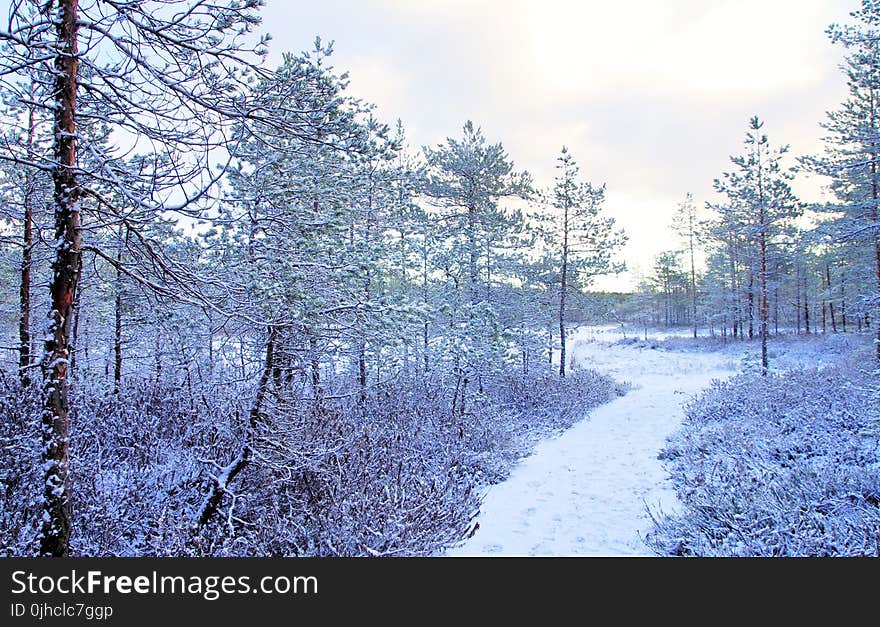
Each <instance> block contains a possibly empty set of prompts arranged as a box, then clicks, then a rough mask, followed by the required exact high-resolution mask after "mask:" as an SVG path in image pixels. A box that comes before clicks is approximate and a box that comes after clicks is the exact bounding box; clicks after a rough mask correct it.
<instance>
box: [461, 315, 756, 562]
mask: <svg viewBox="0 0 880 627" xmlns="http://www.w3.org/2000/svg"><path fill="white" fill-rule="evenodd" d="M589 333H590V330H589V329H581V330H579V331H578V333H576V334H575V335H574V337H573V338H572V342H571V345H572V346H573V351H572V353H573V355H574V359H575V362H576V363H577V364H578V365H579V366H583V367H587V368H594V369H596V370H599V371H600V372H604V373H607V374H609V375H611V376H612V377H614V378H615V379H616V380H618V381H626V382H629V383H630V384H631V385H632V389H630V391H629V392H627V394H626V395H624V396H622V397H620V398H617V399H615V400H613V401H611V402H609V403H607V404H605V405H602V406H600V407H598V408H596V409H595V410H594V411H593V412H592V413H591V414H589V415H588V416H586V417H585V419H584V420H582V421H580V422H579V423H577V424H575V425H574V426H573V427H571V428H570V429H568V430H567V431H565V432H564V433H562V434H561V435H560V436H558V437H555V438H551V439H548V440H545V441H543V442H541V443H540V444H538V446H537V447H536V448H535V450H534V452H533V454H532V455H531V456H529V457H527V458H525V459H523V460H522V461H521V462H520V463H519V464H518V465H517V466H516V467H515V468H514V469H513V471H512V472H511V475H510V477H509V478H508V479H507V480H506V481H504V482H502V483H500V484H497V485H494V486H492V487H491V488H490V489H489V491H488V493H487V495H486V497H485V499H484V501H483V504H482V506H481V508H480V511H481V513H480V515H479V517H478V518H477V521H478V522H479V525H480V526H479V529H478V530H477V531H476V533H475V534H474V536H473V537H472V538H470V539H469V540H468V541H467V542H465V543H464V544H463V545H462V546H460V547H456V548H454V549H450V550H449V551H447V553H446V555H448V556H575V555H582V556H648V555H652V552H651V551H650V549H649V548H648V547H647V546H646V545H645V544H644V542H643V541H642V539H641V538H642V536H643V535H644V533H645V532H646V531H647V530H648V529H649V528H650V526H651V523H650V518H649V515H648V512H647V511H646V506H647V507H648V508H650V510H651V511H652V512H654V513H655V514H656V513H657V512H658V511H660V510H662V511H667V512H668V511H671V510H672V509H674V508H675V506H676V503H677V500H676V498H675V494H674V492H673V491H672V489H671V486H670V483H669V479H668V474H667V472H666V470H665V469H664V467H663V463H662V462H661V461H660V460H659V459H658V458H657V455H658V453H659V452H660V450H661V449H662V448H663V446H664V444H665V440H666V438H667V436H669V435H670V434H672V433H673V432H674V431H675V430H676V429H677V428H678V426H679V425H680V424H681V421H682V419H683V417H684V415H683V410H682V404H683V403H685V402H686V401H687V400H688V399H689V398H690V397H691V396H692V395H694V394H696V393H697V392H699V391H700V390H702V389H704V388H706V387H708V386H709V385H710V384H711V382H712V380H713V379H723V378H727V377H729V376H732V375H733V374H735V372H736V371H737V370H738V369H739V368H738V367H739V364H738V362H737V360H736V359H735V358H731V356H730V355H729V354H724V353H705V352H696V351H694V352H673V351H666V350H655V349H651V348H649V347H639V346H632V345H612V344H609V343H607V342H599V341H595V340H594V339H593V338H592V337H591V336H590V335H588V334H589Z"/></svg>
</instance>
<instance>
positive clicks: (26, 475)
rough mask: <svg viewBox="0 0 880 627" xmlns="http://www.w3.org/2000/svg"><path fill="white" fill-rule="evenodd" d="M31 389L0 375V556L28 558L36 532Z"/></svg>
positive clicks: (36, 450)
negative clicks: (0, 451)
mask: <svg viewBox="0 0 880 627" xmlns="http://www.w3.org/2000/svg"><path fill="white" fill-rule="evenodd" d="M38 402H39V399H38V394H37V392H36V390H35V389H34V388H30V389H27V390H25V389H22V388H21V386H20V385H19V384H18V381H17V379H14V378H13V377H11V376H6V375H4V373H2V372H0V449H2V456H0V459H2V460H3V461H2V464H0V557H8V556H13V555H31V554H32V552H33V549H34V546H33V540H34V538H35V537H36V534H37V532H38V531H39V520H40V509H39V506H40V498H41V496H40V494H39V493H38V492H37V491H36V490H35V489H34V487H35V486H40V485H42V483H43V478H42V476H41V474H40V464H39V459H40V423H39V417H40V411H39V405H38Z"/></svg>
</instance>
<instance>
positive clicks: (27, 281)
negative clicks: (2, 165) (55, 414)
mask: <svg viewBox="0 0 880 627" xmlns="http://www.w3.org/2000/svg"><path fill="white" fill-rule="evenodd" d="M34 133H35V129H34V106H33V105H30V106H29V107H28V134H27V154H28V159H32V158H33V152H34ZM35 184H36V183H35V180H34V173H33V172H32V171H31V170H30V168H28V170H27V173H26V174H25V182H24V187H25V189H24V197H23V199H22V200H23V202H22V205H23V208H24V225H23V231H24V233H23V236H24V237H23V241H22V247H21V283H20V285H19V318H18V342H19V344H18V368H19V370H18V376H19V380H20V381H21V386H22V387H28V386H29V385H30V384H31V375H30V367H31V265H32V263H33V261H32V255H33V246H34V230H33V226H34V222H33V220H34V216H33V194H34V191H35V190H34V185H35Z"/></svg>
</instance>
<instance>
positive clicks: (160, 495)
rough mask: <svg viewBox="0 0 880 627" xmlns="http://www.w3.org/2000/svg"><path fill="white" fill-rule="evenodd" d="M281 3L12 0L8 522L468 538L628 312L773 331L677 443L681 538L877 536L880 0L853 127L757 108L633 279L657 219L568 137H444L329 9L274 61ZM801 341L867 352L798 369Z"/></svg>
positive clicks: (788, 551)
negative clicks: (803, 129) (812, 192)
mask: <svg viewBox="0 0 880 627" xmlns="http://www.w3.org/2000/svg"><path fill="white" fill-rule="evenodd" d="M262 4H263V2H261V1H260V0H213V1H211V2H207V1H205V0H173V1H172V0H150V1H137V2H131V1H111V0H50V1H49V2H46V1H45V0H42V1H36V0H15V1H13V2H11V3H10V8H9V15H8V19H7V20H4V21H3V23H2V24H0V50H2V52H0V92H2V105H0V134H2V140H0V141H2V144H0V276H2V284H3V286H4V288H3V290H2V292H0V444H2V448H3V457H2V464H0V555H2V556H36V555H41V556H438V555H443V554H444V552H445V551H446V550H447V549H450V548H451V547H455V546H458V545H460V544H461V543H462V542H463V541H465V540H466V539H468V538H469V537H472V536H474V534H475V532H476V531H477V529H478V528H479V526H480V523H479V521H480V510H481V502H482V498H483V494H484V493H485V491H486V490H487V489H488V488H489V487H490V486H493V485H496V484H499V483H501V482H503V481H504V480H505V479H507V478H508V477H509V476H510V475H511V472H512V471H513V470H514V469H515V468H516V466H517V464H518V463H519V462H520V461H521V460H522V459H523V458H525V457H527V456H528V455H529V453H530V452H531V451H532V450H533V449H534V447H535V446H536V444H538V443H539V442H541V441H543V440H545V439H547V438H550V437H555V436H558V435H559V434H560V433H563V432H564V431H565V430H566V429H568V428H569V427H571V426H572V425H575V424H577V423H579V422H580V421H584V420H589V412H590V411H592V410H594V409H595V408H598V407H601V406H603V405H607V404H609V403H613V402H616V401H615V399H620V398H621V397H625V396H626V395H627V394H630V389H631V388H632V387H633V386H632V385H631V382H630V381H626V380H621V379H619V378H614V377H612V376H611V375H609V374H608V373H607V372H602V371H601V370H600V369H597V368H594V367H592V366H591V364H590V363H589V361H588V360H587V362H586V363H585V362H584V360H580V359H578V358H577V353H576V351H575V348H576V347H577V345H576V344H575V340H574V333H575V332H576V329H578V328H579V327H587V326H595V325H606V326H607V327H609V328H615V329H620V330H621V331H622V332H623V340H621V342H623V343H633V342H637V343H638V342H641V343H642V345H640V347H639V350H643V349H644V350H652V349H658V350H660V351H663V350H670V351H672V350H677V351H694V352H707V353H711V352H713V351H740V352H737V353H736V355H737V359H738V358H739V357H740V356H741V357H742V364H741V368H740V370H741V372H739V373H738V374H737V375H736V376H735V377H733V378H731V379H730V380H729V381H725V382H721V381H716V382H714V383H713V384H712V386H711V387H710V388H708V389H707V390H706V391H705V392H704V393H703V395H702V396H697V397H695V398H692V399H690V400H688V403H687V404H686V406H685V415H686V417H685V419H684V427H683V430H682V431H680V432H677V433H676V434H675V435H673V436H672V437H671V438H670V440H669V442H668V443H667V444H666V446H665V448H664V449H663V451H662V452H661V451H658V453H659V455H660V457H661V458H665V459H666V460H668V462H669V463H670V464H671V466H670V473H671V480H672V482H673V483H674V485H675V486H676V488H675V489H676V492H677V493H678V494H679V499H680V500H681V501H682V503H683V504H684V507H683V509H682V510H681V511H680V512H678V513H677V514H675V515H674V516H670V517H661V516H659V515H658V517H657V519H656V520H655V521H654V522H655V523H656V524H655V526H654V528H653V529H652V530H651V532H650V533H649V534H648V536H647V539H646V542H647V544H648V546H649V547H650V548H652V550H653V551H654V552H655V554H659V555H731V554H733V555H795V554H798V555H802V554H807V555H865V554H869V555H870V554H875V553H876V554H880V448H878V442H880V378H878V377H880V217H878V204H880V199H878V193H880V188H878V184H880V172H878V166H880V154H878V153H880V101H878V94H880V91H878V92H877V93H875V90H880V73H878V64H877V58H878V54H880V4H877V3H876V2H874V1H873V0H862V3H861V9H860V10H857V11H855V12H853V13H852V15H851V16H850V18H851V19H850V22H848V23H843V22H842V23H841V24H840V25H831V26H830V27H829V30H828V35H829V37H830V39H831V41H832V42H833V43H834V44H835V45H836V46H840V47H842V48H843V49H844V50H845V54H846V57H845V58H846V61H845V63H844V65H843V66H842V67H841V75H840V80H841V81H842V82H845V83H846V85H847V86H848V97H847V98H846V99H845V100H844V101H843V102H841V103H840V104H839V106H838V108H836V109H834V110H832V111H829V112H828V113H827V117H826V118H825V119H823V120H817V121H816V123H817V127H818V128H820V129H821V132H822V133H823V137H824V138H825V139H824V142H825V150H824V151H823V152H822V153H821V154H813V155H793V154H790V150H789V148H788V146H785V145H778V144H776V143H774V142H773V140H772V137H773V135H772V129H770V128H767V125H766V124H765V122H763V121H762V119H761V118H760V117H759V116H755V117H752V118H751V119H747V120H743V127H742V137H743V141H742V148H741V153H740V154H737V155H733V156H731V158H730V161H729V168H728V170H727V171H724V172H719V173H718V177H717V179H716V180H715V181H714V187H715V190H716V192H717V198H719V199H722V200H720V201H711V202H706V203H700V202H698V201H697V200H695V198H694V196H693V195H692V194H691V193H689V192H688V190H682V194H681V202H680V204H679V206H678V208H677V211H676V213H675V219H674V221H673V223H672V224H670V225H669V230H670V232H671V233H673V234H674V239H675V241H677V242H679V245H677V246H676V247H674V248H671V249H670V250H669V251H667V252H664V253H662V254H660V255H659V256H657V257H656V260H655V263H654V266H653V267H652V268H651V269H650V271H649V272H647V273H646V274H645V276H644V277H643V278H642V281H641V283H640V285H639V286H638V288H637V289H636V290H634V291H633V292H631V293H630V292H627V293H623V292H619V293H617V292H616V293H612V292H608V291H599V290H598V289H596V288H595V282H596V280H597V279H598V278H599V277H603V276H608V275H614V274H618V273H620V272H622V271H623V270H624V269H625V268H626V266H627V261H628V260H626V259H623V258H622V254H621V253H622V250H623V248H624V244H625V242H626V240H627V235H626V233H625V232H624V230H623V229H622V228H620V227H619V225H618V224H617V222H616V220H615V219H614V217H613V216H612V215H611V214H610V212H609V211H608V210H607V207H606V202H605V201H606V186H605V184H604V183H603V182H602V181H596V180H591V178H592V177H590V176H589V174H588V173H586V172H582V171H581V169H580V167H579V165H578V161H577V158H576V157H577V155H574V154H572V151H571V150H570V149H569V148H568V147H566V146H560V149H559V156H558V159H557V161H556V163H555V164H554V165H555V172H556V177H555V180H554V181H552V182H542V181H537V180H535V179H534V178H533V177H532V176H531V175H530V174H529V172H527V171H526V170H524V169H521V168H520V167H519V166H517V164H516V163H515V162H514V159H513V156H512V155H510V154H509V153H508V151H507V150H506V149H505V148H504V145H503V143H502V141H500V139H499V138H495V137H487V136H486V134H485V133H484V131H483V129H482V127H481V125H480V124H479V123H478V122H476V121H469V120H465V121H462V126H461V127H460V128H459V129H450V136H449V137H448V138H447V139H446V140H445V141H444V142H441V143H439V144H437V145H433V146H423V147H413V146H412V145H411V144H410V142H409V141H408V138H407V132H406V127H405V125H404V122H405V121H400V120H398V121H383V120H380V119H378V116H377V113H376V107H375V106H374V105H372V104H371V103H369V102H365V101H363V100H362V99H360V98H358V97H357V96H356V95H355V94H352V93H350V92H351V90H350V88H349V76H348V74H346V73H345V72H344V71H340V70H337V69H336V68H335V67H334V65H333V44H332V43H329V42H326V41H323V40H321V39H316V40H315V42H314V45H313V47H311V48H310V49H308V50H306V51H302V52H285V53H284V56H283V63H282V64H281V65H280V66H278V67H269V65H268V63H267V62H266V57H267V54H268V49H269V46H275V42H273V41H271V40H270V38H269V37H268V36H265V35H262V34H261V32H262V31H261V29H262V25H261V20H260V9H261V6H262ZM845 18H846V16H841V19H842V20H844V19H845ZM282 47H283V46H282ZM527 157H528V156H527V155H523V156H522V158H527ZM518 158H520V157H518ZM798 171H807V172H811V173H814V174H816V175H820V176H823V177H826V179H827V181H828V185H829V190H830V193H831V195H832V196H833V200H831V201H828V202H825V203H821V204H817V203H808V202H804V201H802V200H800V199H799V198H798V197H797V196H796V194H795V192H794V191H793V189H792V184H791V182H792V180H793V178H794V176H795V173H796V172H798ZM665 330H669V331H675V332H678V334H679V336H680V337H678V338H677V339H674V340H668V341H666V342H663V341H661V342H659V345H653V346H646V345H644V344H645V343H648V344H650V342H649V334H651V335H652V336H655V337H657V336H658V334H662V332H663V331H665ZM835 338H843V340H845V341H843V340H838V339H835ZM792 343H800V344H798V345H802V344H803V343H807V344H808V345H809V346H831V347H832V350H833V352H834V353H835V355H834V358H835V359H834V363H833V364H831V365H828V366H823V367H820V366H819V365H818V364H817V363H810V359H812V356H811V357H810V359H808V360H807V363H805V364H803V363H802V364H800V365H799V366H798V367H797V368H793V369H792V370H786V371H781V370H777V369H774V368H775V364H774V358H775V357H776V355H781V354H783V353H784V352H785V350H788V349H787V348H785V347H789V346H792ZM776 347H778V348H776ZM633 354H634V355H635V354H636V353H633ZM813 361H815V360H813ZM680 400H681V401H684V400H687V399H680ZM786 447H787V448H786ZM737 460H738V461H737ZM712 464H714V466H713V465H712ZM744 530H745V531H744Z"/></svg>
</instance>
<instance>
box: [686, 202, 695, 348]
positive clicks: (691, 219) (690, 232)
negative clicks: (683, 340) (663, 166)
mask: <svg viewBox="0 0 880 627" xmlns="http://www.w3.org/2000/svg"><path fill="white" fill-rule="evenodd" d="M692 211H693V210H692ZM688 222H689V225H688V245H689V246H690V249H691V322H692V323H693V325H694V339H697V268H696V265H695V264H694V216H693V215H689V216H688Z"/></svg>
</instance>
